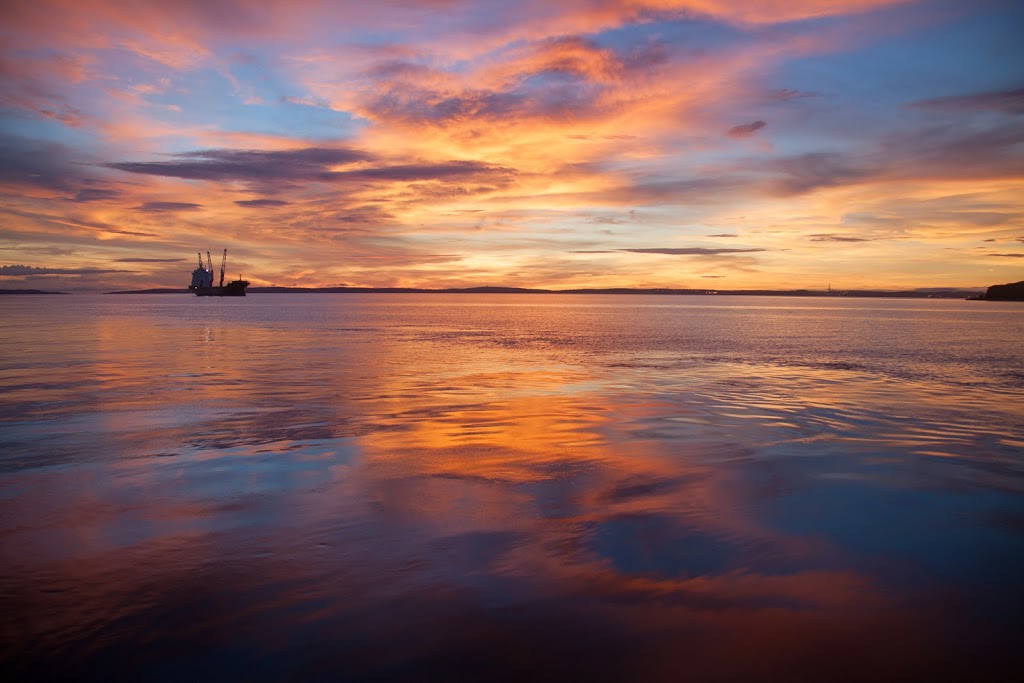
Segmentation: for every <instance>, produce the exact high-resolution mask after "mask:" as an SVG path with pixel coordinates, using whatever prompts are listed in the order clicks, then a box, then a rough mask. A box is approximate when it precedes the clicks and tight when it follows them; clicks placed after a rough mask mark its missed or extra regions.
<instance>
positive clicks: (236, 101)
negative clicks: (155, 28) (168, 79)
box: [146, 69, 360, 140]
mask: <svg viewBox="0 0 1024 683" xmlns="http://www.w3.org/2000/svg"><path fill="white" fill-rule="evenodd" d="M245 83H246V82H245V81H240V80H239V79H237V78H236V79H235V81H234V82H233V81H232V79H230V78H228V77H227V76H225V74H223V73H221V72H220V71H216V70H212V69H207V70H204V71H201V72H196V73H194V74H193V75H192V78H191V80H190V87H189V92H188V94H187V95H185V96H184V98H183V96H182V95H181V94H180V93H176V92H167V93H162V94H154V95H150V96H147V97H146V100H147V102H150V103H152V104H154V105H162V107H163V108H161V107H160V106H158V107H156V108H154V109H153V110H151V111H150V112H149V115H150V116H153V117H154V118H157V119H159V120H163V121H168V122H171V121H173V122H176V123H178V124H181V125H183V126H184V127H189V126H195V127H196V128H204V129H205V128H208V127H209V125H210V122H211V121H218V122H223V123H222V124H221V125H223V126H224V129H225V130H226V131H230V132H250V133H260V134H267V135H282V136H295V135H296V132H297V131H301V135H300V137H303V138H308V139H314V140H325V139H346V138H349V137H351V136H352V135H353V134H354V133H355V131H356V129H357V127H358V126H359V125H360V124H359V123H357V122H355V121H354V120H353V118H352V117H351V116H350V115H348V114H345V113H342V112H336V111H333V110H331V109H328V108H327V107H326V106H315V105H314V104H310V105H305V104H294V103H292V102H290V101H287V100H285V99H284V97H286V95H285V94H284V93H280V94H273V95H272V94H271V93H273V92H274V89H265V90H263V91H262V92H260V93H259V94H254V93H252V92H248V91H247V88H246V87H245ZM236 84H237V85H236ZM296 97H297V98H298V97H300V95H296ZM247 102H248V103H247ZM171 106H175V107H178V108H179V109H180V111H175V110H172V109H170V108H169V107H171Z"/></svg>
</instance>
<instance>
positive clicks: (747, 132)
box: [726, 121, 768, 138]
mask: <svg viewBox="0 0 1024 683" xmlns="http://www.w3.org/2000/svg"><path fill="white" fill-rule="evenodd" d="M767 125H768V124H767V123H765V122H764V121H752V122H751V123H744V124H741V125H739V126H733V127H732V128H730V129H729V130H728V132H726V135H728V136H729V137H731V138H746V137H750V136H751V135H753V134H754V133H756V132H757V131H759V130H761V129H762V128H764V127H765V126H767Z"/></svg>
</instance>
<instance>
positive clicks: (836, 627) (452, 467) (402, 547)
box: [0, 294, 1024, 681]
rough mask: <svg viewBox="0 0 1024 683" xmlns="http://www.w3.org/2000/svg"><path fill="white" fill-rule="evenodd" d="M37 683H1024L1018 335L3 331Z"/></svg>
mask: <svg viewBox="0 0 1024 683" xmlns="http://www.w3.org/2000/svg"><path fill="white" fill-rule="evenodd" d="M0 315H2V321H3V332H2V333H0V373H2V374H0V472H2V474H0V477H2V478H0V483H2V485H0V543H2V546H0V548H2V555H0V635H2V642H3V652H2V653H3V660H4V661H3V663H4V667H5V669H6V670H7V671H14V672H16V673H17V674H19V677H22V678H38V677H41V676H47V675H52V676H65V677H68V678H71V679H79V678H83V677H93V676H96V677H99V676H114V677H134V678H139V679H146V680H196V679H201V680H225V679H245V680H254V679H259V680H283V679H291V680H445V681H454V680H563V681H570V680H587V681H598V680H610V681H679V680H794V679H815V680H822V681H825V680H828V681H836V680H865V679H869V678H873V679H885V680H916V679H921V678H926V677H927V678H931V679H934V678H936V677H938V678H947V677H949V678H959V679H962V680H986V679H989V680H991V679H996V678H999V677H1001V676H1010V675H1012V674H1013V673H1018V674H1019V673H1022V672H1024V666H1022V660H1021V655H1020V651H1021V649H1020V643H1022V642H1024V616H1022V615H1024V584H1022V578H1024V351H1022V349H1024V304H1014V303H995V302H965V301H937V300H923V301H922V300H891V301H890V300H881V299H795V298H761V297H643V296H618V297H616V296H561V295H550V296H547V295H545V296H539V295H534V296H517V295H460V296H446V295H309V294H306V295H302V294H297V295H262V296H260V295H253V296H250V297H247V298H246V299H242V300H202V299H196V298H194V297H188V296H182V295H149V296H67V297H5V298H4V299H3V300H0Z"/></svg>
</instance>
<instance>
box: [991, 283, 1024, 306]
mask: <svg viewBox="0 0 1024 683" xmlns="http://www.w3.org/2000/svg"><path fill="white" fill-rule="evenodd" d="M981 298H983V299H984V300H985V301H1024V280H1022V281H1020V282H1011V283H1009V284H1006V285H992V286H991V287H989V288H988V291H986V292H985V296H983V297H981Z"/></svg>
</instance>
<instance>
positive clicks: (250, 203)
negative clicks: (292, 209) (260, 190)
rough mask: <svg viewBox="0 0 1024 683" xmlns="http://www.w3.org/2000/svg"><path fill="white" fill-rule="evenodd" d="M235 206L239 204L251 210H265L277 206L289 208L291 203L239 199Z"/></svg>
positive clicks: (275, 200) (277, 200)
mask: <svg viewBox="0 0 1024 683" xmlns="http://www.w3.org/2000/svg"><path fill="white" fill-rule="evenodd" d="M235 204H238V205H239V206H247V207H249V208H251V209H265V208H273V207H276V206H287V205H289V204H291V202H286V201H284V200H283V199H239V200H237V201H235Z"/></svg>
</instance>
